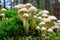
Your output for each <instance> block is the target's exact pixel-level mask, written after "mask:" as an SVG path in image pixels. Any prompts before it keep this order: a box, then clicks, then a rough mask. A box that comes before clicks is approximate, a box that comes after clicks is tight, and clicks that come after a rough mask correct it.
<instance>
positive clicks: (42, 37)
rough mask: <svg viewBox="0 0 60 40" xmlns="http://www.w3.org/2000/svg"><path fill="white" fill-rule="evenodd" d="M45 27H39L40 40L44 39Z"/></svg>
mask: <svg viewBox="0 0 60 40" xmlns="http://www.w3.org/2000/svg"><path fill="white" fill-rule="evenodd" d="M45 32H46V28H45V27H42V28H41V40H45V37H46V34H45Z"/></svg>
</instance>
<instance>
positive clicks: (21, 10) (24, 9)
mask: <svg viewBox="0 0 60 40" xmlns="http://www.w3.org/2000/svg"><path fill="white" fill-rule="evenodd" d="M23 11H26V12H28V10H27V9H26V8H22V9H20V10H19V11H18V13H20V12H23Z"/></svg>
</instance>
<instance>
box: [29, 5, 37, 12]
mask: <svg viewBox="0 0 60 40" xmlns="http://www.w3.org/2000/svg"><path fill="white" fill-rule="evenodd" d="M29 12H37V8H36V7H34V6H31V7H30V8H29Z"/></svg>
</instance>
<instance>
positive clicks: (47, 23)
mask: <svg viewBox="0 0 60 40" xmlns="http://www.w3.org/2000/svg"><path fill="white" fill-rule="evenodd" d="M43 21H44V22H45V23H46V28H47V29H48V28H50V26H49V25H50V22H51V20H50V19H48V18H46V19H45V20H43Z"/></svg>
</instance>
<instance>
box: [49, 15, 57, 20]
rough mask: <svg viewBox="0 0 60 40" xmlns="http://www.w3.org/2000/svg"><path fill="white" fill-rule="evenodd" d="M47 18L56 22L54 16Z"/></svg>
mask: <svg viewBox="0 0 60 40" xmlns="http://www.w3.org/2000/svg"><path fill="white" fill-rule="evenodd" d="M48 18H49V19H50V20H57V18H56V17H55V16H48Z"/></svg>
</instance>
